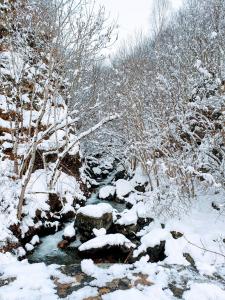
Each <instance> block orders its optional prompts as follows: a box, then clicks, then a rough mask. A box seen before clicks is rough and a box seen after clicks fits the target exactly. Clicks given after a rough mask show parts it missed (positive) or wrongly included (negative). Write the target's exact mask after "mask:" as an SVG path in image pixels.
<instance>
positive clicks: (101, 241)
mask: <svg viewBox="0 0 225 300" xmlns="http://www.w3.org/2000/svg"><path fill="white" fill-rule="evenodd" d="M105 246H125V247H127V248H135V244H133V243H132V242H131V241H130V240H128V239H127V238H126V237H125V236H124V235H123V234H121V233H115V234H107V235H101V236H97V237H95V238H93V239H91V240H89V241H87V242H85V243H83V244H82V245H81V246H80V247H79V251H87V250H90V249H98V248H103V247H105Z"/></svg>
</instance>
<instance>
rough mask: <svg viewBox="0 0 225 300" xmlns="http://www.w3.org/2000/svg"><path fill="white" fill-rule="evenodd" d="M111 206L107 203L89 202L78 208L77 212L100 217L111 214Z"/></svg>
mask: <svg viewBox="0 0 225 300" xmlns="http://www.w3.org/2000/svg"><path fill="white" fill-rule="evenodd" d="M112 211H113V208H112V206H111V205H110V204H108V203H99V204H93V205H92V204H90V205H86V206H84V207H81V208H79V209H78V211H77V213H78V214H79V213H81V214H83V215H85V216H89V217H93V218H101V217H102V216H103V215H104V214H111V213H112Z"/></svg>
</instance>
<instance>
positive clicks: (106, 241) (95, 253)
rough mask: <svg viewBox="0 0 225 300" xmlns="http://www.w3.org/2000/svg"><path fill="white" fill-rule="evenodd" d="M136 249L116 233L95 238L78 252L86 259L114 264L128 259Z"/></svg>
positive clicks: (121, 235)
mask: <svg viewBox="0 0 225 300" xmlns="http://www.w3.org/2000/svg"><path fill="white" fill-rule="evenodd" d="M135 247H136V246H135V244H133V243H132V242H131V241H130V240H129V239H127V238H126V237H125V236H124V235H123V234H120V233H116V234H107V235H103V236H98V237H95V238H93V239H91V240H89V241H87V242H85V243H83V244H82V245H81V246H80V247H79V248H78V250H79V252H80V253H81V256H83V257H84V258H93V259H95V258H101V259H103V261H110V262H114V261H117V260H118V259H120V260H124V259H125V258H127V256H128V254H129V253H131V252H132V251H133V249H134V248H135Z"/></svg>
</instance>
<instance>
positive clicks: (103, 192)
mask: <svg viewBox="0 0 225 300" xmlns="http://www.w3.org/2000/svg"><path fill="white" fill-rule="evenodd" d="M115 191H116V188H115V187H114V186H112V185H106V186H104V187H102V188H101V189H100V190H99V198H100V199H106V198H108V197H110V196H114V195H115Z"/></svg>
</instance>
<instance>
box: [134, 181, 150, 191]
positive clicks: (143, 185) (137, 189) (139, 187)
mask: <svg viewBox="0 0 225 300" xmlns="http://www.w3.org/2000/svg"><path fill="white" fill-rule="evenodd" d="M147 184H148V183H145V184H137V185H136V186H135V187H134V189H135V190H136V191H138V192H140V193H144V192H145V189H146V186H147Z"/></svg>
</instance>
